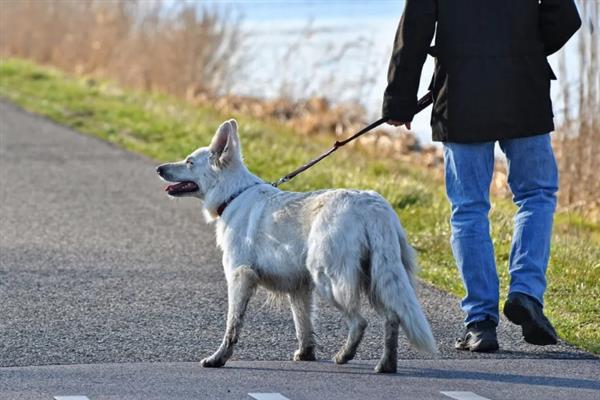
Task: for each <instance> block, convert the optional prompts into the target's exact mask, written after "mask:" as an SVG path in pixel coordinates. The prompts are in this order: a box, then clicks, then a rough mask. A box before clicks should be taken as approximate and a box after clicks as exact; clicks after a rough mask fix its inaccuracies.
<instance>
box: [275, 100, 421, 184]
mask: <svg viewBox="0 0 600 400" xmlns="http://www.w3.org/2000/svg"><path fill="white" fill-rule="evenodd" d="M431 103H433V94H432V93H431V92H427V94H426V95H425V96H423V97H421V98H420V99H419V101H418V102H417V111H416V112H415V114H418V113H420V112H421V111H423V110H424V109H425V108H427V107H428V106H429V105H430V104H431ZM388 120H389V118H380V119H378V120H377V121H375V122H373V123H371V124H370V125H369V126H366V127H364V128H363V129H361V130H360V131H358V132H356V133H355V134H354V135H352V136H350V137H349V138H348V139H346V140H342V141H341V142H340V141H337V140H336V142H335V143H334V144H333V146H332V147H331V148H330V149H329V150H327V151H326V152H325V153H323V154H321V155H320V156H319V157H317V158H315V159H314V160H311V161H309V162H307V163H306V164H304V165H303V166H301V167H300V168H298V169H295V170H294V171H292V172H290V173H289V174H287V175H285V176H284V177H282V178H279V180H278V181H276V182H273V183H271V185H273V186H274V187H278V186H279V185H281V184H282V183H286V182H289V181H291V180H292V179H294V177H296V175H298V174H300V173H302V172H304V171H306V170H307V169H309V168H310V167H312V166H313V165H315V164H316V163H318V162H319V161H321V160H322V159H324V158H325V157H327V156H328V155H330V154H331V153H333V152H334V151H336V150H337V149H339V148H340V147H342V146H343V145H345V144H346V143H349V142H351V141H353V140H354V139H356V138H357V137H359V136H361V135H364V134H365V133H367V132H369V131H371V130H373V129H374V128H376V127H378V126H379V125H381V124H383V123H384V122H386V121H388Z"/></svg>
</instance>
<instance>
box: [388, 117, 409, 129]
mask: <svg viewBox="0 0 600 400" xmlns="http://www.w3.org/2000/svg"><path fill="white" fill-rule="evenodd" d="M387 123H388V124H390V125H393V126H405V127H406V129H408V130H409V131H410V122H400V121H395V120H393V119H390V120H388V121H387Z"/></svg>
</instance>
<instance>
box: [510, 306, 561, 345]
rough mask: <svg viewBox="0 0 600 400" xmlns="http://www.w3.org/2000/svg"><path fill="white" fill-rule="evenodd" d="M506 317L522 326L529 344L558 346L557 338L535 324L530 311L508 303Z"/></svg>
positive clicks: (524, 336)
mask: <svg viewBox="0 0 600 400" xmlns="http://www.w3.org/2000/svg"><path fill="white" fill-rule="evenodd" d="M504 315H506V318H508V319H509V321H510V322H512V323H513V324H516V325H520V326H521V330H522V332H523V338H525V341H526V342H527V343H531V344H535V345H537V346H546V345H550V344H556V343H557V341H556V337H555V336H554V334H553V333H552V332H550V331H549V330H548V329H547V328H546V327H544V326H540V325H537V324H535V323H534V322H533V321H534V317H533V316H532V315H531V313H530V312H529V310H528V309H527V308H525V307H523V306H522V305H521V304H518V303H507V304H506V305H505V306H504Z"/></svg>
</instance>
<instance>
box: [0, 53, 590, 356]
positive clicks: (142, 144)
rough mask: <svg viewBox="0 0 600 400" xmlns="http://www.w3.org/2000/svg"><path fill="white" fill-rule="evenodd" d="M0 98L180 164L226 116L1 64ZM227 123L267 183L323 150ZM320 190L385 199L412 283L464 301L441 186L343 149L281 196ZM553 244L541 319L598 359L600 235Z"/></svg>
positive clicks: (323, 143) (501, 254)
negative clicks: (399, 230) (415, 270)
mask: <svg viewBox="0 0 600 400" xmlns="http://www.w3.org/2000/svg"><path fill="white" fill-rule="evenodd" d="M0 96H2V97H5V98H8V99H10V100H11V101H12V102H14V103H16V104H19V105H20V106H22V107H23V108H25V109H27V110H29V111H31V112H34V113H37V114H41V115H45V116H47V117H49V118H51V119H53V120H55V121H57V122H59V123H61V124H65V125H68V126H71V127H73V128H75V129H77V130H78V131H81V132H83V133H86V134H89V135H94V136H98V137H100V138H102V139H104V140H107V141H109V142H112V143H116V144H118V145H120V146H122V147H124V148H126V149H129V150H132V151H135V152H139V153H143V154H145V155H147V156H149V157H152V158H154V159H156V160H157V161H167V160H177V159H181V158H183V157H184V156H185V155H186V154H188V153H189V152H191V151H192V150H194V149H195V148H197V147H199V146H203V145H206V144H208V143H209V141H210V139H211V137H212V135H213V133H214V131H215V129H216V127H217V126H218V125H219V123H220V122H222V121H223V120H225V119H227V118H230V117H232V116H231V115H221V114H220V113H218V112H217V111H215V110H214V109H211V108H209V107H202V106H192V105H190V104H187V103H185V102H183V101H181V100H177V99H174V98H172V97H168V96H165V95H161V94H149V93H142V92H136V91H132V90H126V89H123V88H120V87H118V86H117V85H115V84H113V83H110V82H105V81H98V80H95V79H89V78H81V77H72V76H68V75H65V74H63V73H61V72H59V71H56V70H54V69H50V68H46V67H40V66H37V65H34V64H31V63H29V62H25V61H20V60H13V59H10V60H3V61H1V62H0ZM233 117H235V118H237V119H238V122H239V124H240V135H241V139H242V146H243V149H244V153H245V156H246V162H247V164H248V166H249V168H250V169H251V170H252V171H253V172H255V173H256V174H257V175H259V176H261V177H262V178H264V179H266V180H270V181H271V180H275V179H277V178H279V177H280V176H281V175H283V174H285V173H287V172H289V171H291V170H293V169H295V168H296V167H297V166H299V165H300V164H302V163H304V162H306V161H307V160H309V159H311V158H313V157H314V156H316V155H317V154H319V153H320V152H322V151H323V150H324V149H325V148H326V147H328V145H330V143H331V139H327V138H323V137H317V138H310V140H309V139H307V138H306V137H304V136H301V135H297V134H294V132H292V131H291V130H290V129H289V128H286V127H284V126H282V125H279V124H277V123H274V122H272V121H263V120H259V119H256V118H251V117H247V116H243V115H234V116H233ZM325 187H353V188H363V189H373V190H376V191H378V192H380V193H381V194H382V195H384V196H385V197H386V198H387V199H388V200H389V201H390V203H391V204H392V205H393V206H394V208H395V209H396V210H397V212H398V214H399V216H400V218H401V220H402V224H403V225H404V227H405V228H406V230H407V231H408V233H409V237H410V240H411V242H412V243H413V244H414V246H415V247H416V248H417V249H418V251H419V256H420V262H421V265H422V272H421V277H422V278H423V279H424V280H426V281H429V282H431V283H433V284H434V285H436V286H438V287H440V288H442V289H445V290H447V291H449V292H451V293H454V294H456V295H458V296H462V295H463V288H462V284H461V281H460V276H459V274H458V272H457V269H456V267H455V264H454V260H453V258H452V254H451V251H450V247H449V244H448V240H449V224H448V217H449V207H448V204H447V201H446V198H445V194H444V191H443V182H440V181H439V180H437V179H436V178H434V177H432V176H431V175H430V174H429V173H428V172H427V171H425V170H423V169H421V168H419V167H418V166H413V165H408V164H404V163H401V162H398V161H394V160H390V159H380V158H377V157H375V156H369V155H366V154H363V153H362V152H360V151H351V150H350V149H344V150H342V151H338V152H336V153H335V155H333V156H331V157H329V158H328V159H326V160H324V161H323V162H322V163H321V164H319V166H318V167H315V168H312V169H310V170H309V171H307V172H305V173H304V174H302V175H301V176H299V177H298V178H296V179H295V180H294V181H292V182H291V183H289V184H286V185H285V187H284V188H285V189H286V190H298V191H304V190H314V189H317V188H325ZM513 213H514V206H513V205H512V204H511V203H510V202H509V201H507V200H500V199H495V200H494V204H493V208H492V212H491V220H492V226H493V237H494V244H495V247H496V258H497V261H498V272H499V274H500V278H501V285H502V289H501V290H502V294H503V295H505V294H506V288H507V283H508V274H507V260H508V254H509V246H510V238H511V230H512V214H513ZM553 240H554V246H553V251H552V257H551V261H550V267H549V272H548V282H549V286H548V291H547V297H546V304H547V306H546V309H547V312H548V314H549V316H550V318H551V319H552V320H553V321H554V322H555V324H556V327H557V329H558V331H559V333H560V335H561V336H562V337H563V338H565V339H566V340H567V341H569V342H571V343H574V344H576V345H578V346H581V347H583V348H585V349H587V350H590V351H592V352H595V353H600V301H599V299H600V284H599V282H600V226H599V225H597V224H593V223H590V222H588V221H585V220H584V219H582V218H581V217H579V216H578V215H575V214H559V215H557V218H556V226H555V234H554V238H553ZM457 307H458V304H457Z"/></svg>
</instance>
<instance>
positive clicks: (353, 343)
mask: <svg viewBox="0 0 600 400" xmlns="http://www.w3.org/2000/svg"><path fill="white" fill-rule="evenodd" d="M342 312H343V313H344V315H346V318H347V324H348V338H347V339H346V343H344V345H343V346H342V348H341V349H340V350H339V351H338V352H337V354H336V355H335V356H334V357H333V361H335V363H336V364H345V363H347V362H348V361H350V360H352V359H353V358H354V356H355V355H356V350H357V349H358V345H359V344H360V342H361V341H362V338H363V335H364V334H365V329H366V328H367V320H365V319H364V318H363V316H362V315H360V306H359V304H356V305H355V306H353V307H352V308H351V309H344V310H342Z"/></svg>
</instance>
